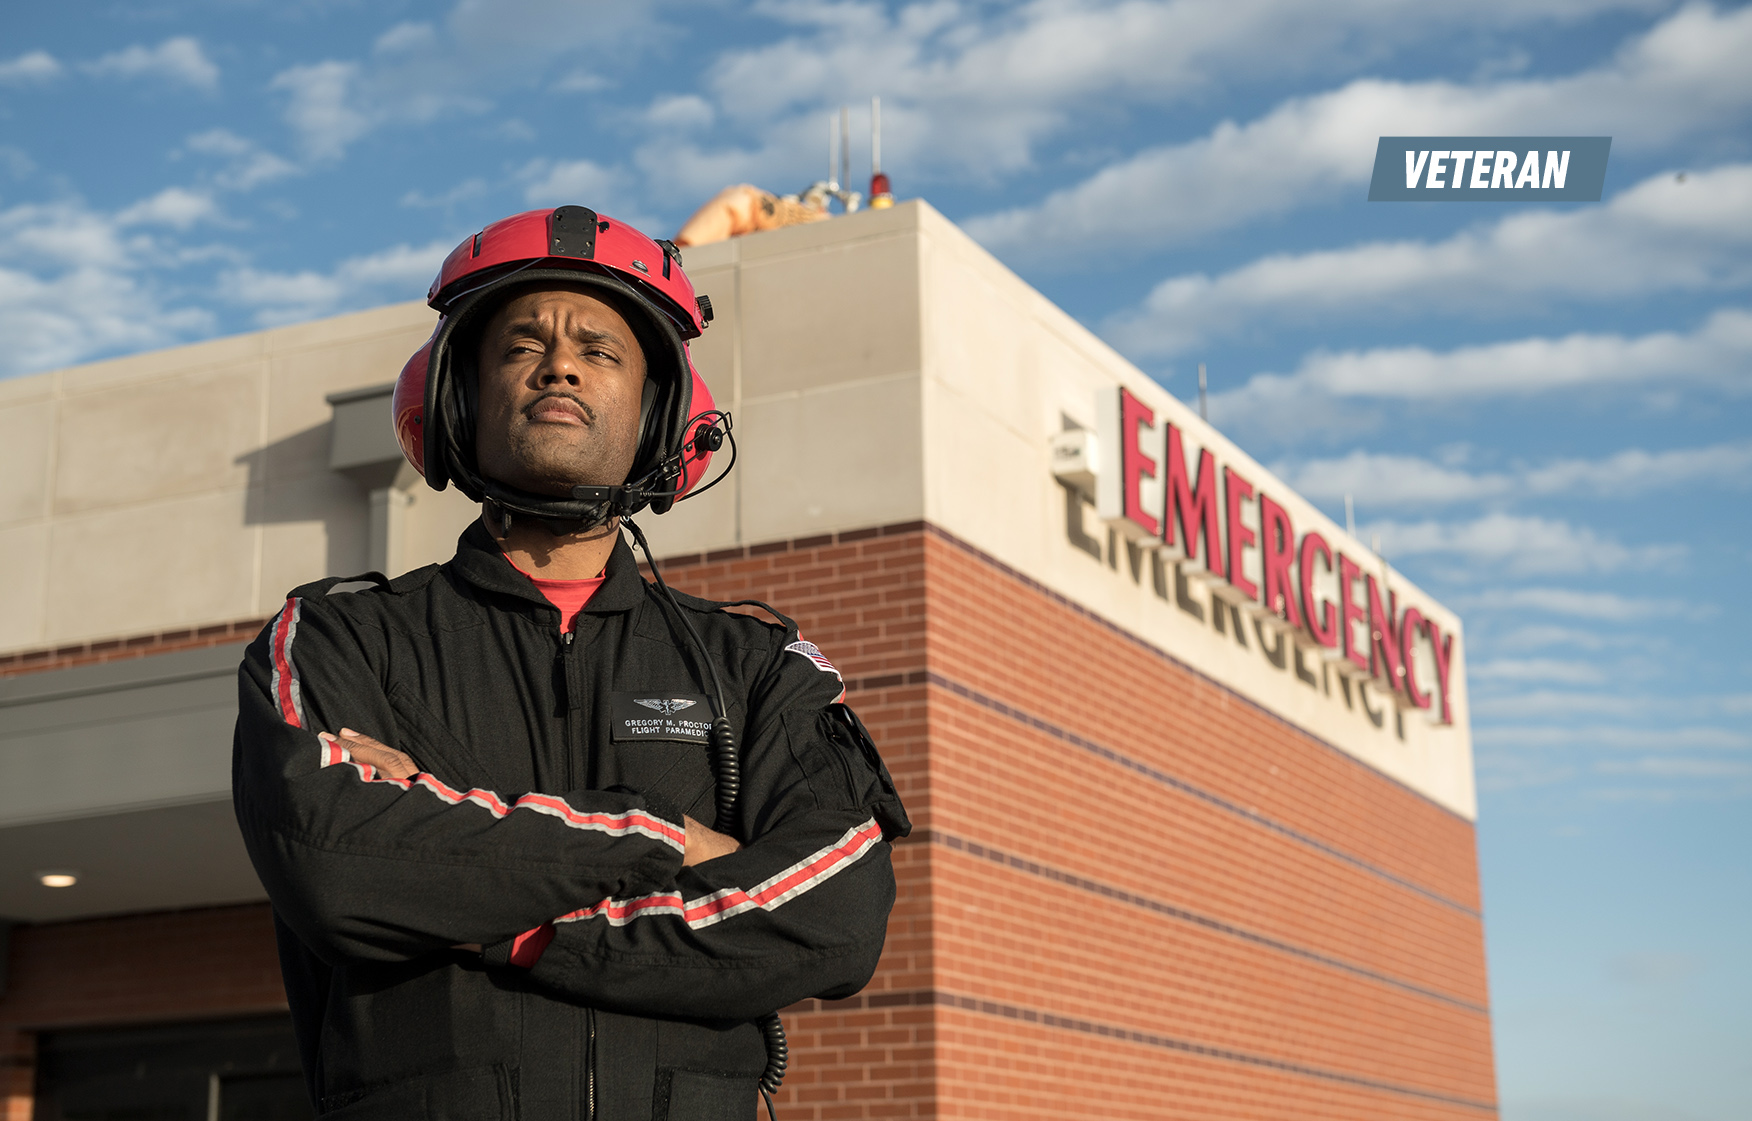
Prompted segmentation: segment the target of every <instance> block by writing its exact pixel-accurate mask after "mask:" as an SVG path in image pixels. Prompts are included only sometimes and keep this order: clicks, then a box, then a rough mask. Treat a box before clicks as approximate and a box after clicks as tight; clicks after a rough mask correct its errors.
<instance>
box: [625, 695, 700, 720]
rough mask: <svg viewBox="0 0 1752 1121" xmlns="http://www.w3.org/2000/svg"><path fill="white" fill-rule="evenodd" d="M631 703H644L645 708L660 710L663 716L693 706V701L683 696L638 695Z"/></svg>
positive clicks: (671, 714)
mask: <svg viewBox="0 0 1752 1121" xmlns="http://www.w3.org/2000/svg"><path fill="white" fill-rule="evenodd" d="M633 703H634V704H638V705H644V706H645V707H646V708H649V709H653V710H655V711H657V712H661V713H662V714H663V715H665V716H674V715H675V714H676V713H678V712H680V711H681V710H682V709H684V708H692V707H693V706H694V702H693V701H690V700H687V699H686V698H684V697H670V698H662V697H638V698H635V699H634V701H633Z"/></svg>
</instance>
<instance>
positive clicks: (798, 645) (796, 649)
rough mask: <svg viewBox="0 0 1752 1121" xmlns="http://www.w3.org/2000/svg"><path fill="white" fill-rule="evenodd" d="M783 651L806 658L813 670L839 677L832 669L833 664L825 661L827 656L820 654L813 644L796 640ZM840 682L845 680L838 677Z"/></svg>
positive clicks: (837, 672)
mask: <svg viewBox="0 0 1752 1121" xmlns="http://www.w3.org/2000/svg"><path fill="white" fill-rule="evenodd" d="M785 649H786V650H789V651H791V652H792V653H796V654H801V655H803V656H804V657H805V658H808V659H809V661H810V662H811V663H813V664H814V666H815V668H816V669H818V670H820V671H821V672H822V673H831V674H833V675H834V676H835V677H840V671H839V670H837V669H835V668H834V666H833V663H832V662H830V661H828V660H827V655H826V654H823V653H822V652H821V647H819V646H817V645H815V643H813V642H804V641H803V640H802V639H798V640H797V641H796V642H793V643H791V644H790V645H789V646H787V647H785ZM840 680H841V681H844V680H845V678H843V677H840Z"/></svg>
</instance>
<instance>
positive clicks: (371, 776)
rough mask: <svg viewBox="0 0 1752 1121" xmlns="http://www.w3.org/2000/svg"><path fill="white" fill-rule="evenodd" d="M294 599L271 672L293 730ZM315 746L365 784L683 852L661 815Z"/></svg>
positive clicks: (278, 634) (300, 723)
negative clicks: (507, 789) (582, 803)
mask: <svg viewBox="0 0 1752 1121" xmlns="http://www.w3.org/2000/svg"><path fill="white" fill-rule="evenodd" d="M298 614H299V601H298V600H297V599H296V598H293V599H289V600H287V601H286V606H285V608H284V609H282V610H281V612H280V618H279V619H278V620H276V622H275V624H274V638H273V650H274V672H273V680H272V687H273V691H274V703H275V704H276V705H278V706H279V709H280V717H281V719H283V720H285V721H286V723H288V724H290V725H292V727H294V728H303V727H304V702H303V700H302V698H301V697H300V695H299V691H298V669H297V664H296V663H295V662H293V660H292V640H293V638H295V637H296V635H297V633H298ZM316 742H317V749H318V751H319V752H320V755H319V758H318V763H317V765H318V766H319V767H333V766H338V765H340V764H343V763H344V764H346V765H348V766H350V767H352V768H353V770H354V771H356V772H357V773H358V775H359V778H360V779H361V780H363V781H365V782H386V783H389V784H390V785H392V786H399V787H401V788H402V789H403V790H412V789H414V788H415V787H419V788H420V789H422V790H425V791H426V792H427V793H429V794H432V795H433V796H434V797H436V798H438V799H439V800H440V801H444V802H448V803H449V804H451V805H453V806H460V805H463V804H465V803H472V804H473V805H476V806H479V807H481V808H482V809H484V810H486V811H487V812H488V813H490V814H492V815H493V816H494V817H496V818H505V817H508V816H510V815H511V813H512V812H513V811H515V810H529V811H531V812H533V813H539V814H546V815H547V816H549V817H553V818H558V819H559V820H560V822H562V823H563V824H565V825H566V826H568V827H569V828H572V829H587V830H590V831H592V832H597V833H607V834H608V835H610V836H613V837H623V836H642V837H649V838H651V839H652V840H654V841H662V842H663V843H664V844H666V845H669V846H670V847H671V848H673V849H675V850H676V851H677V852H685V851H687V831H686V830H685V829H683V828H682V827H681V826H678V825H671V824H670V823H669V822H667V821H665V820H663V819H662V818H660V817H655V816H653V815H651V814H648V813H645V812H643V811H640V810H629V811H627V812H626V813H622V814H603V813H583V812H580V811H579V810H575V809H573V808H572V807H571V806H570V805H569V804H567V802H566V801H565V799H563V798H556V797H555V796H554V795H552V794H525V795H524V796H523V797H521V798H519V799H517V800H516V801H515V802H511V803H509V804H507V803H506V802H505V800H504V799H503V798H500V797H499V796H498V795H497V794H495V793H493V792H492V791H491V790H479V789H471V790H453V789H452V788H450V787H449V786H446V785H445V784H444V783H442V782H440V781H438V780H437V779H436V778H434V777H433V776H431V775H429V774H426V773H424V772H421V773H419V774H416V775H414V776H413V777H412V778H394V777H392V776H390V775H386V774H381V773H379V772H378V770H377V768H375V767H373V766H371V765H370V764H369V763H361V762H359V761H358V760H357V759H354V758H353V756H352V753H350V752H349V751H348V750H347V749H346V748H345V747H344V746H342V744H341V742H340V741H339V740H337V739H335V738H333V737H332V736H328V735H323V734H319V735H318V736H317V737H316Z"/></svg>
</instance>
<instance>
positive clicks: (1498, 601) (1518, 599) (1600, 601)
mask: <svg viewBox="0 0 1752 1121" xmlns="http://www.w3.org/2000/svg"><path fill="white" fill-rule="evenodd" d="M1454 607H1455V609H1456V610H1460V611H1509V612H1515V613H1517V614H1519V613H1521V612H1524V611H1539V612H1543V613H1545V614H1548V615H1567V616H1570V617H1572V618H1577V619H1597V620H1600V621H1602V622H1615V623H1619V622H1628V621H1630V620H1633V619H1652V618H1661V617H1682V618H1696V617H1697V616H1698V612H1699V609H1698V608H1696V607H1695V606H1693V605H1691V604H1688V603H1686V602H1685V601H1683V600H1677V599H1650V598H1639V597H1635V596H1622V595H1618V594H1616V593H1614V592H1581V591H1576V590H1575V589H1573V588H1492V589H1490V590H1489V591H1484V592H1476V593H1473V594H1471V595H1466V596H1460V597H1456V598H1455V600H1454Z"/></svg>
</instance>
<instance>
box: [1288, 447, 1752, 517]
mask: <svg viewBox="0 0 1752 1121" xmlns="http://www.w3.org/2000/svg"><path fill="white" fill-rule="evenodd" d="M1273 470H1274V472H1275V473H1276V474H1278V475H1279V476H1281V477H1282V478H1283V480H1284V482H1286V483H1287V484H1289V486H1290V487H1291V488H1292V489H1294V490H1295V491H1296V492H1297V493H1299V494H1302V495H1305V496H1307V497H1308V498H1311V499H1314V500H1315V501H1324V502H1333V501H1338V500H1340V499H1342V498H1344V497H1345V496H1346V495H1350V496H1351V497H1352V498H1354V499H1355V500H1356V501H1357V502H1359V503H1362V504H1364V505H1366V506H1371V507H1375V506H1385V507H1408V506H1409V507H1427V506H1435V505H1446V504H1449V503H1455V502H1479V501H1486V500H1491V499H1513V498H1518V497H1531V496H1550V495H1565V494H1594V495H1609V496H1614V497H1618V496H1625V495H1632V494H1640V493H1644V492H1647V491H1650V490H1656V489H1659V488H1663V487H1673V486H1678V485H1680V484H1682V483H1690V482H1696V481H1703V482H1707V483H1713V484H1717V485H1722V486H1727V487H1733V488H1742V489H1743V488H1745V487H1747V486H1752V443H1733V444H1715V445H1712V446H1709V447H1702V448H1678V449H1675V450H1672V451H1662V452H1649V451H1644V450H1642V449H1641V448H1627V449H1626V450H1624V451H1621V452H1616V453H1614V454H1613V455H1610V456H1607V457H1605V458H1604V459H1561V460H1554V461H1552V462H1550V463H1547V464H1545V465H1543V466H1539V467H1529V466H1522V467H1518V468H1516V469H1513V470H1507V471H1485V472H1470V471H1466V470H1463V469H1461V468H1458V467H1451V466H1447V465H1444V464H1441V463H1437V462H1434V461H1432V460H1429V459H1425V458H1423V457H1422V456H1415V455H1388V454H1378V453H1374V452H1365V451H1361V450H1358V451H1352V452H1350V453H1348V454H1346V455H1344V456H1340V457H1337V458H1331V459H1310V460H1304V461H1302V462H1299V463H1294V462H1292V463H1287V464H1279V465H1276V466H1274V468H1273Z"/></svg>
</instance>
